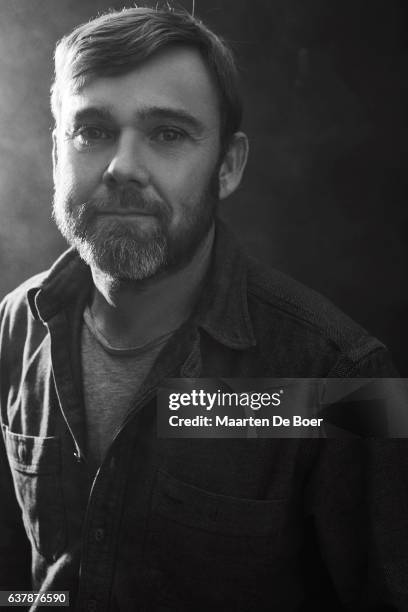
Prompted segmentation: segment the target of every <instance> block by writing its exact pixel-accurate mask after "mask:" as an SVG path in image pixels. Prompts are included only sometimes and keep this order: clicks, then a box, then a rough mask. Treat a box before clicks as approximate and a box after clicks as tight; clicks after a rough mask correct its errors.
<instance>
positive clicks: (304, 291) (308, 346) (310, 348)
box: [247, 257, 395, 376]
mask: <svg viewBox="0 0 408 612" xmlns="http://www.w3.org/2000/svg"><path fill="white" fill-rule="evenodd" d="M247 269H248V273H247V293H248V308H249V314H250V317H251V321H252V324H253V326H254V333H255V336H256V337H257V340H258V342H259V343H260V345H261V346H263V347H264V350H267V351H270V343H271V342H274V343H275V344H278V345H279V346H280V347H281V355H282V354H283V353H284V354H285V355H286V356H287V358H288V359H292V360H293V361H294V362H295V363H299V364H302V365H301V367H300V368H299V369H298V372H297V373H296V374H294V375H298V376H301V375H302V374H301V372H303V371H305V372H306V370H307V368H306V369H305V365H306V363H312V362H314V363H315V364H319V363H320V364H321V366H320V371H319V366H316V369H315V371H309V372H308V373H307V374H306V373H305V375H306V376H309V375H313V376H321V375H324V374H323V371H324V369H326V370H327V372H326V374H328V375H333V376H337V375H344V376H352V375H355V373H356V372H357V371H358V370H359V369H360V370H361V371H363V370H364V367H363V364H364V363H365V362H367V360H372V359H373V358H374V357H375V358H378V357H380V359H382V358H384V359H385V361H386V362H387V364H389V367H388V365H387V367H386V372H387V375H390V376H391V375H392V374H395V370H394V369H393V367H392V365H391V360H390V357H389V355H388V352H387V349H386V347H385V346H384V345H383V344H382V343H381V342H380V341H379V340H377V339H376V338H374V337H373V336H371V335H370V334H369V333H368V332H367V331H366V330H365V329H364V328H363V327H361V326H360V325H359V324H357V323H356V322H355V321H353V320H352V319H351V318H350V317H349V316H347V315H346V314H345V313H343V312H342V311H341V310H340V309H339V308H337V307H336V306H335V305H334V304H332V303H331V302H330V301H329V300H328V299H326V298H324V297H323V296H322V295H320V294H319V293H317V292H315V291H313V290H312V289H309V288H308V287H305V286H304V285H303V284H301V283H299V282H297V281H295V280H294V279H292V278H290V277H289V276H287V275H286V274H283V273H282V272H279V271H277V270H273V269H271V270H269V269H266V268H265V267H263V266H262V265H261V264H259V262H257V261H255V260H254V259H253V258H251V257H249V258H248V268H247ZM268 344H269V346H268ZM276 350H279V349H278V348H276ZM323 364H324V365H323ZM368 375H369V374H368Z"/></svg>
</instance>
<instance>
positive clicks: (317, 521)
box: [0, 224, 408, 612]
mask: <svg viewBox="0 0 408 612" xmlns="http://www.w3.org/2000/svg"><path fill="white" fill-rule="evenodd" d="M91 290H92V280H91V275H90V271H89V269H88V268H87V266H86V265H85V264H84V263H83V262H82V261H81V260H80V259H79V257H78V255H77V253H76V252H75V251H74V250H69V251H67V253H65V254H64V255H63V256H61V258H60V259H59V260H58V261H57V262H56V263H55V264H54V266H53V267H52V268H51V269H50V270H49V271H48V272H46V273H43V274H40V275H38V276H36V277H34V278H32V279H30V280H29V281H27V282H26V283H24V284H23V285H22V286H21V287H19V288H18V289H16V290H15V291H14V292H13V293H11V294H9V295H8V296H7V297H6V298H5V299H4V300H3V303H2V305H1V319H0V324H1V327H0V334H1V335H0V343H1V344H0V350H1V354H0V357H1V360H0V408H1V426H2V433H3V440H4V445H3V444H2V445H1V447H0V450H1V454H0V470H1V473H0V504H1V505H0V590H2V589H3V590H10V589H17V588H19V589H30V588H34V589H35V590H39V589H41V590H53V591H57V590H68V591H69V592H70V598H71V605H72V606H74V605H75V606H76V609H77V610H88V611H92V610H98V611H99V610H100V611H105V610H114V611H116V610H129V611H130V610H132V611H137V610H140V611H147V610H152V611H159V610H160V611H162V610H174V611H177V612H181V611H187V610H188V611H189V612H191V611H192V610H206V611H209V610H215V611H216V610H224V611H225V610H234V611H240V610H248V611H249V610H251V611H253V610H272V609H273V610H282V611H288V612H290V611H295V610H296V611H297V610H309V609H311V607H310V606H313V607H314V609H315V610H325V611H327V610H331V611H335V610H348V609H351V610H359V611H360V610H392V609H395V610H408V604H407V601H408V599H407V592H406V591H407V588H406V582H407V579H406V576H407V575H408V566H407V554H408V553H407V548H406V547H405V546H404V542H405V543H406V539H407V535H406V534H407V533H408V524H407V522H408V521H407V516H408V512H407V508H408V498H407V491H406V486H405V488H404V484H406V483H405V481H404V480H403V477H401V472H399V471H398V470H397V469H395V468H396V463H397V462H398V464H399V465H400V466H401V468H402V467H403V466H405V474H407V473H408V471H407V467H408V466H407V465H406V464H407V453H406V452H404V451H405V445H404V444H402V442H397V441H391V440H385V441H380V440H377V441H367V440H366V441H361V440H360V441H359V440H346V441H344V440H301V439H269V440H267V439H263V440H259V439H161V438H158V436H157V434H156V406H155V394H156V390H157V387H158V385H159V384H160V382H161V381H162V380H163V379H164V378H166V377H187V378H189V377H194V378H199V377H206V378H210V377H219V376H220V377H221V376H222V377H229V378H234V377H247V378H252V377H304V378H307V377H326V376H330V377H344V376H347V377H351V376H352V377H354V376H357V377H359V376H364V377H376V376H378V377H387V376H395V371H394V369H393V367H392V364H391V361H390V358H389V354H388V352H387V350H386V349H385V347H384V346H383V345H382V344H381V343H380V342H379V341H378V340H376V339H374V338H372V337H370V336H369V335H368V334H367V333H366V332H365V331H364V330H363V329H361V328H360V327H359V326H358V325H356V324H355V323H354V322H352V321H351V320H350V319H349V318H348V317H346V316H345V315H344V314H342V313H341V312H339V311H338V310H337V309H336V308H335V307H334V306H333V305H331V304H330V303H329V302H327V301H326V300H324V299H323V298H322V297H321V296H319V295H317V294H315V293H314V292H312V291H310V290H308V289H306V288H304V287H303V286H301V285H300V284H298V283H295V281H293V280H291V279H289V278H288V277H286V276H284V275H282V274H280V273H278V272H274V271H268V272H265V271H263V270H262V269H261V268H260V267H259V265H258V264H257V263H255V262H254V261H252V260H250V259H249V258H247V257H246V256H244V255H243V253H242V252H241V250H240V248H239V247H238V246H237V245H236V244H235V242H234V240H233V239H232V238H231V236H230V235H229V233H228V232H227V231H226V230H225V228H224V227H223V226H222V225H221V224H219V225H218V228H217V232H216V243H215V247H214V253H213V260H212V264H211V268H210V271H209V274H208V279H207V284H206V288H205V290H204V292H203V294H202V297H201V299H200V302H199V304H198V305H197V308H196V310H195V312H194V315H193V316H192V317H191V319H190V321H189V322H188V323H186V324H185V325H183V326H182V327H181V328H180V329H179V330H178V332H177V333H176V334H175V336H174V337H172V339H171V340H170V341H169V343H168V344H167V345H166V346H165V348H164V349H163V351H162V353H161V355H160V357H159V359H158V360H157V362H156V364H155V366H154V368H153V370H152V372H151V373H150V375H149V377H148V379H147V381H146V382H145V384H144V385H143V387H142V388H141V389H140V390H139V391H138V393H137V395H136V396H135V398H134V401H133V404H132V406H130V407H129V412H128V414H127V416H126V418H125V420H124V422H123V424H122V426H121V427H120V429H119V430H118V431H117V432H116V434H115V436H114V438H113V441H112V443H111V445H110V447H109V449H108V451H107V453H106V455H105V457H104V460H103V462H102V464H101V466H100V469H99V470H98V472H97V474H96V476H95V478H94V479H93V478H91V476H90V474H89V471H88V467H87V460H86V448H85V430H84V408H83V398H82V382H81V365H80V331H81V325H82V313H83V309H84V305H85V304H86V302H87V300H88V299H89V294H90V291H91ZM112 409H114V406H113V407H112ZM0 441H1V438H0ZM402 473H403V472H402ZM405 478H406V476H405ZM401 479H402V480H401ZM404 508H405V510H404ZM387 605H390V606H391V605H394V606H395V607H389V608H388V607H386V606H387ZM32 609H35V606H33V608H32Z"/></svg>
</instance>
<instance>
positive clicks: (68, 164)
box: [55, 154, 98, 203]
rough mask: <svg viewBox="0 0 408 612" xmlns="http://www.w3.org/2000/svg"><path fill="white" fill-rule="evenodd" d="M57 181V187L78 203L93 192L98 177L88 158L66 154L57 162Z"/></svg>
mask: <svg viewBox="0 0 408 612" xmlns="http://www.w3.org/2000/svg"><path fill="white" fill-rule="evenodd" d="M55 182H56V188H57V189H58V190H60V191H61V192H63V193H64V194H65V196H66V197H69V198H70V199H72V201H73V202H75V203H76V202H78V201H81V202H83V201H84V200H86V199H87V198H88V197H89V196H90V195H92V194H93V192H94V191H95V189H96V186H97V185H98V177H97V174H96V172H94V171H92V168H91V167H90V164H89V163H87V161H86V160H83V159H80V160H78V159H76V158H74V159H73V158H72V157H70V155H69V154H68V155H67V154H66V155H65V156H63V157H61V158H59V161H58V163H57V166H56V178H55Z"/></svg>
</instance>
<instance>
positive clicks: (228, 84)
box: [51, 6, 242, 147]
mask: <svg viewBox="0 0 408 612" xmlns="http://www.w3.org/2000/svg"><path fill="white" fill-rule="evenodd" d="M170 45H186V46H190V47H193V48H196V49H198V51H199V52H200V54H201V57H202V58H203V61H204V63H205V65H206V66H207V68H208V69H209V70H210V73H211V74H212V75H213V77H214V79H215V84H216V87H217V92H218V97H219V103H220V124H221V131H220V141H221V144H222V146H223V147H225V146H227V145H228V143H229V141H230V139H231V137H232V135H233V134H234V133H235V132H236V131H237V130H238V129H239V127H240V125H241V120H242V100H241V95H240V88H239V77H238V70H237V67H236V63H235V60H234V56H233V53H232V51H231V49H230V48H229V46H228V45H227V44H226V43H225V42H224V40H223V39H222V38H220V37H219V36H217V35H216V34H215V33H214V32H212V31H211V30H210V29H209V28H208V27H206V26H205V25H204V24H203V23H202V22H201V21H199V20H198V19H197V18H195V17H194V16H192V15H190V14H189V13H188V12H187V11H185V10H182V9H177V10H175V9H172V8H170V7H168V6H167V8H156V9H153V8H147V7H134V8H127V9H123V10H121V11H112V12H108V13H105V14H102V15H100V16H99V17H97V18H95V19H93V20H91V21H89V22H88V23H84V24H82V25H80V26H78V27H77V28H75V29H74V30H73V31H72V32H71V33H70V34H68V35H67V36H65V37H63V38H62V39H61V40H60V41H59V42H58V43H57V46H56V50H55V80H54V83H53V85H52V87H51V109H52V113H53V115H54V118H55V120H56V121H57V119H58V112H59V109H60V105H61V91H62V87H63V86H64V84H66V83H69V84H70V85H71V87H72V90H73V91H79V90H80V89H81V88H82V87H83V86H84V85H85V83H86V82H87V80H88V79H90V78H93V77H106V76H114V75H122V74H126V73H128V72H130V71H131V70H133V69H134V68H136V67H137V66H138V65H139V64H141V63H142V62H143V61H145V60H147V59H148V58H150V57H151V56H152V55H153V54H154V53H156V52H157V51H159V50H161V49H163V48H165V47H167V46H170Z"/></svg>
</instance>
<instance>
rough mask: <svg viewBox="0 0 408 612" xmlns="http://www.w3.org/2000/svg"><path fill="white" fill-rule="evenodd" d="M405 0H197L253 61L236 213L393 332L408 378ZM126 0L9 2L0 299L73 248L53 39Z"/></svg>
mask: <svg viewBox="0 0 408 612" xmlns="http://www.w3.org/2000/svg"><path fill="white" fill-rule="evenodd" d="M407 4H408V3H406V2H405V3H404V2H402V1H401V2H398V1H395V0H388V1H387V2H384V1H381V2H380V1H377V0H369V1H368V0H352V1H350V2H348V1H345V0H343V1H340V0H269V1H268V0H196V13H197V14H198V15H199V16H200V17H201V18H203V19H204V20H205V21H206V22H207V23H209V25H211V26H213V27H214V28H215V29H216V31H218V32H219V33H221V34H222V35H223V36H224V37H225V38H226V39H227V40H228V41H230V42H231V43H232V44H233V47H234V49H235V50H236V53H237V55H238V58H239V60H240V64H241V66H242V80H243V91H244V98H245V103H246V113H245V123H244V127H245V130H246V131H247V132H248V134H249V137H250V141H251V156H250V162H249V167H248V170H247V173H246V176H245V180H244V184H243V186H242V187H241V188H240V191H239V193H238V194H236V195H234V196H233V198H231V200H230V201H228V202H226V203H225V205H223V215H224V216H225V217H226V218H227V219H228V220H229V221H230V222H231V224H232V225H233V226H234V229H235V230H236V232H237V233H238V234H239V235H240V237H241V238H242V241H243V242H244V243H245V244H246V246H247V247H248V250H249V251H250V252H252V253H253V254H254V255H256V256H258V257H259V258H260V259H261V260H262V261H263V262H265V263H266V264H268V265H273V266H275V267H278V268H280V269H281V270H283V271H285V272H287V273H289V274H291V275H292V276H294V277H295V278H297V279H298V280H300V281H302V282H303V283H305V284H307V285H309V286H311V287H313V288H314V289H316V290H318V291H320V292H321V293H323V294H324V295H326V296H328V297H329V298H330V299H331V300H332V301H334V302H335V303H336V304H337V305H339V306H340V307H341V308H342V309H343V310H345V311H346V312H347V313H348V314H349V315H351V316H352V317H353V318H354V319H356V320H357V321H359V322H360V323H361V324H362V325H363V326H365V327H366V328H367V329H369V330H370V331H371V332H372V333H373V334H375V335H376V336H378V337H379V338H380V339H382V340H383V341H384V342H385V343H387V344H388V345H389V347H390V348H391V350H392V351H393V354H394V359H395V362H396V363H397V365H398V367H399V369H400V371H401V373H402V374H404V375H405V376H408V363H407V360H406V359H405V355H404V350H403V347H405V346H406V345H407V343H408V321H407V319H408V317H407V313H408V308H407V306H408V283H407V265H406V261H407V240H406V231H407V218H408V214H407V210H406V196H407V192H408V189H407V183H408V178H407V166H408V164H407V161H408V145H407V141H408V126H407V123H408V122H407V103H408V76H407V68H408V61H407V49H406V39H407V35H408V28H407V21H408V20H407V14H408V7H407ZM124 5H126V0H120V1H119V2H116V1H113V0H110V1H109V0H81V1H75V2H74V1H72V0H71V1H70V0H58V1H55V0H36V1H35V2H32V0H2V1H1V4H0V155H1V157H0V159H1V163H0V187H1V189H0V213H1V217H0V238H1V239H0V263H1V278H0V297H2V296H3V295H4V294H5V293H6V292H7V291H9V290H10V289H12V288H13V287H14V286H16V285H17V284H18V283H19V282H21V281H22V280H24V279H25V278H26V277H27V276H29V275H31V274H33V273H36V272H38V271H40V270H41V269H43V268H45V267H48V266H49V264H50V263H51V262H52V260H53V259H54V258H55V256H56V255H57V254H58V253H60V252H61V251H62V250H63V249H64V248H65V245H64V242H63V240H62V239H61V238H60V237H59V235H58V232H57V230H56V229H55V228H54V225H53V222H52V220H51V218H50V202H51V196H52V173H51V160H50V147H51V140H50V131H51V129H52V118H51V114H50V112H49V108H48V92H49V87H50V84H51V80H52V62H51V57H52V53H53V48H54V45H55V43H56V41H57V39H58V38H59V37H61V36H62V35H63V34H64V33H66V32H67V31H68V30H70V29H71V28H73V27H74V26H75V25H77V24H79V23H80V22H82V21H85V20H88V19H89V18H91V17H93V16H95V15H96V14H97V13H98V12H101V11H103V10H105V9H106V8H108V7H113V8H122V7H123V6H124ZM127 5H128V6H130V5H131V4H130V3H127ZM179 5H181V6H185V7H187V8H189V9H191V6H192V0H191V1H190V0H186V1H182V2H179Z"/></svg>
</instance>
